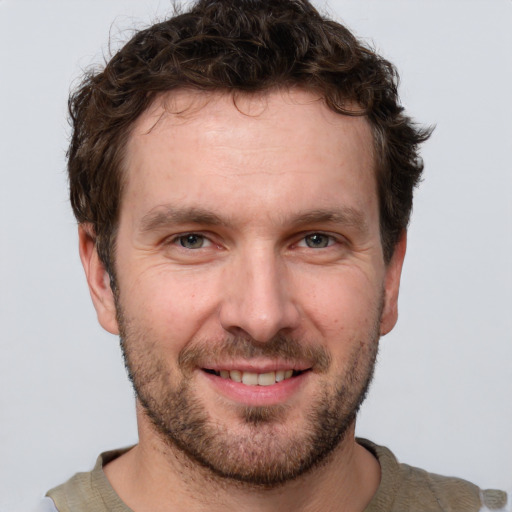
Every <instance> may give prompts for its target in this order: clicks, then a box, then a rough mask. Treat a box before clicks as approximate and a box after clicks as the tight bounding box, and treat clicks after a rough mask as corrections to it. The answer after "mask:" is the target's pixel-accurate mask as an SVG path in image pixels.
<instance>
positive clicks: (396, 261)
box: [380, 230, 407, 336]
mask: <svg viewBox="0 0 512 512" xmlns="http://www.w3.org/2000/svg"><path fill="white" fill-rule="evenodd" d="M406 247H407V232H406V231H405V230H404V231H403V233H402V235H401V237H400V240H399V241H398V243H397V244H396V246H395V250H394V252H393V256H392V257H391V261H390V262H389V263H388V264H387V266H386V278H385V283H384V308H383V311H382V316H381V319H380V334H381V336H384V335H385V334H387V333H388V332H390V331H391V329H393V327H394V326H395V324H396V321H397V320H398V292H399V289H400V277H401V275H402V265H403V263H404V258H405V250H406Z"/></svg>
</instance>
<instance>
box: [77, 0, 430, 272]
mask: <svg viewBox="0 0 512 512" xmlns="http://www.w3.org/2000/svg"><path fill="white" fill-rule="evenodd" d="M283 87H300V88H303V89H305V90H308V91H312V92H315V93H318V94H320V96H321V97H322V98H323V99H324V101H325V102H326V104H327V105H328V106H329V107H330V108H331V109H332V110H334V111H335V112H338V113H340V114H344V115H362V116H366V117H367V119H368V121H369V123H370V125H371V127H372V130H373V135H374V146H375V147H374V154H375V160H376V162H375V164H376V177H377V186H378V195H379V208H380V229H381V238H382V246H383V252H384V258H385V260H386V262H388V261H389V260H390V258H391V256H392V254H393V250H394V247H395V245H396V243H397V242H398V240H399V238H400V236H401V234H402V232H403V231H404V230H405V229H406V228H407V225H408V222H409V217H410V212H411V209H412V197H413V189H414V187H415V186H416V185H417V183H418V181H419V179H420V176H421V173H422V171H423V162H422V160H421V158H420V157H419V154H418V147H419V144H420V143H422V142H424V141H425V140H426V139H427V138H428V137H429V136H430V132H431V130H430V129H427V128H421V127H418V126H416V125H415V124H414V123H413V122H412V120H411V119H410V118H409V117H408V116H407V115H405V113H404V109H403V107H402V106H401V105H400V103H399V98H398V91H397V87H398V73H397V71H396V69H395V67H394V66H393V65H392V64H391V63H390V62H388V61H387V60H385V59H383V58H382V57H380V56H379V55H377V54H376V53H375V52H374V51H373V50H372V49H371V48H369V47H368V46H366V45H365V44H363V43H362V42H361V41H359V40H358V39H356V38H355V37H354V36H353V35H352V33H351V32H350V31H349V30H348V29H347V28H346V27H344V26H343V25H341V24H339V23H337V22H335V21H332V20H329V19H327V18H325V17H323V16H321V15H320V14H319V13H318V11H317V10H316V9H315V8H314V7H313V6H312V5H311V4H310V3H309V2H308V1H307V0H200V1H198V2H197V3H196V4H195V5H193V6H192V8H191V9H190V10H189V11H188V12H184V13H181V14H176V15H175V16H174V17H172V18H170V19H168V20H166V21H164V22H162V23H157V24H155V25H153V26H151V27H149V28H147V29H145V30H142V31H139V32H138V33H136V34H135V35H134V37H133V38H132V39H131V40H130V41H129V42H128V43H127V44H126V45H125V46H124V47H123V48H121V50H119V51H118V52H117V53H116V54H115V55H114V56H113V57H112V59H111V60H110V61H109V62H108V63H107V64H106V66H105V68H104V69H103V70H102V71H101V72H97V73H93V72H90V73H88V74H86V76H85V78H84V80H83V82H82V83H81V85H80V87H79V88H78V89H77V90H76V91H75V92H74V93H73V94H72V95H71V97H70V99H69V112H70V117H71V123H72V130H73V131H72V138H71V143H70V147H69V150H68V171H69V180H70V196H71V205H72V207H73V211H74V213H75V216H76V218H77V220H78V222H79V223H90V225H91V227H92V231H93V233H94V236H95V237H96V244H97V249H98V253H99V256H100V258H101V260H102V262H103V263H104V265H105V266H106V268H107V270H108V271H109V273H110V275H111V277H113V276H114V273H113V270H114V268H113V257H114V251H115V237H116V227H117V224H118V216H119V210H120V208H119V206H120V201H121V197H122V188H123V174H122V164H123V157H124V151H125V148H126V144H127V141H128V138H129V136H130V132H131V128H132V126H133V124H134V122H135V120H136V119H137V118H138V117H139V116H140V115H141V114H142V113H143V112H144V111H145V110H146V109H147V108H148V106H149V105H150V104H151V102H152V101H153V100H154V99H155V97H156V95H158V94H159V93H162V92H166V91H172V90H174V89H177V88H193V89H195V90H200V91H223V92H227V93H231V94H237V93H244V92H245V93H253V92H265V91H270V90H272V89H275V88H283ZM354 104H355V105H357V111H354V108H353V105H354Z"/></svg>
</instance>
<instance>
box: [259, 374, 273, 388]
mask: <svg viewBox="0 0 512 512" xmlns="http://www.w3.org/2000/svg"><path fill="white" fill-rule="evenodd" d="M275 383H276V374H275V373H274V372H269V373H260V374H259V375H258V384H259V385H260V386H271V385H272V384H275Z"/></svg>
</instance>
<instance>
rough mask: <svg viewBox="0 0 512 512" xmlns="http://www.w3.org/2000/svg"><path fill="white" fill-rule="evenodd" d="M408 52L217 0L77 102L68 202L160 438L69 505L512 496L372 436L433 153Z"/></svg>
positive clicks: (96, 479)
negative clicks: (403, 83)
mask: <svg viewBox="0 0 512 512" xmlns="http://www.w3.org/2000/svg"><path fill="white" fill-rule="evenodd" d="M396 82H397V77H396V72H395V70H394V68H393V66H392V65H391V64H390V63H389V62H387V61H385V60H384V59H382V58H381V57H379V56H378V55H376V54H375V53H374V52H372V51H371V50H369V49H368V48H366V47H365V46H363V45H362V44H361V43H360V42H358V41H357V40H356V39H355V38H354V37H353V36H352V35H351V34H350V32H348V31H347V29H346V28H344V27H343V26H341V25H339V24H337V23H334V22H332V21H329V20H325V19H323V18H321V17H320V16H319V14H318V13H317V12H316V11H315V10H314V9H313V7H312V6H311V5H309V4H308V3H307V2H304V1H296V2H290V1H277V2H275V1H274V2H270V1H267V2H265V1H261V2H258V1H242V2H241V1H238V2H231V1H227V0H225V1H201V2H199V3H198V4H197V5H195V6H194V7H192V9H191V10H190V11H189V12H187V13H184V14H182V15H179V16H176V17H174V18H172V19H170V20H168V21H166V22H163V23H161V24H157V25H154V26H153V27H151V28H149V29H147V30H145V31H142V32H139V33H138V34H136V35H135V36H134V38H133V39H132V40H131V41H130V42H129V43H128V44H127V45H125V47H124V48H123V49H121V51H120V52H119V53H118V54H117V55H115V56H114V58H113V59H112V60H111V61H110V62H109V63H108V64H107V66H106V68H105V69H104V70H103V71H102V72H100V73H98V74H95V75H91V76H88V77H87V78H86V80H85V81H84V82H83V84H82V86H81V87H80V88H79V89H78V91H77V92H76V93H75V94H74V95H73V97H72V98H71V101H70V110H71V117H72V120H73V128H74V131H73V137H72V141H71V146H70V150H69V176H70V186H71V202H72V205H73V208H74V211H75V215H76V217H77V219H78V222H79V238H80V255H81V259H82V263H83V265H84V269H85V272H86V276H87V280H88V284H89V288H90V291H91V297H92V300H93V302H94V305H95V308H96V311H97V314H98V319H99V322H100V323H101V325H102V326H103V327H104V328H105V329H106V330H107V331H109V332H112V333H115V334H119V335H120V338H121V345H122V349H123V353H124V356H125V362H126V366H127V369H128V372H129V375H130V378H131V380H132V382H133V385H134V388H135V391H136V396H137V421H138V427H139V443H138V445H137V446H135V447H133V448H131V449H128V450H121V451H114V452H109V453H106V454H103V455H102V456H101V457H100V459H99V460H98V463H97V465H96V468H95V469H94V470H93V471H92V472H91V473H87V474H79V475H76V476H75V477H73V478H72V479H71V480H70V481H69V482H67V483H66V484H64V485H62V486H60V487H58V488H56V489H53V490H52V491H50V492H49V493H48V496H49V498H51V500H52V501H51V502H50V501H49V502H48V504H49V506H51V507H52V509H53V510H55V507H56V509H57V510H59V511H60V512H66V511H68V510H73V511H80V510H94V511H95V510H98V511H104V510H118V511H126V510H133V511H135V512H138V511H143V510H152V511H167V510H169V511H170V510H203V509H208V510H221V509H222V510H225V509H228V510H229V509H234V508H235V507H236V508H237V509H242V510H256V509H258V510H261V509H263V510H276V509H278V508H280V509H285V510H298V511H300V510H336V511H363V510H366V511H377V510H378V511H402V510H415V511H439V510H461V511H471V510H475V511H476V510H480V509H482V508H484V507H487V508H493V509H499V508H503V507H504V506H505V504H506V501H507V497H506V495H505V494H504V493H502V492H500V491H480V490H479V489H478V487H476V486H474V485H473V484H470V483H469V482H465V481H463V480H459V479H455V478H445V477H440V476H437V475H432V474H428V473H426V472H424V471H422V470H419V469H415V468H411V467H409V466H407V465H403V464H402V465H400V464H398V462H397V461H396V459H395V458H394V457H393V455H392V454H391V452H390V451H389V450H387V449H386V448H383V447H379V446H377V445H374V444H373V443H371V442H369V441H365V440H356V438H355V418H356V414H357V411H358V409H359V406H360V404H361V402H362V401H363V400H364V397H365V395H366V391H367V389H368V386H369V384H370V381H371V377H372V373H373V367H374V363H375V358H376V354H377V347H378V340H379V337H380V336H381V335H385V334H387V333H388V332H389V331H390V330H391V329H392V328H393V326H394V325H395V322H396V319H397V297H398V290H399V283H400V274H401V268H402V262H403V259H404V255H405V247H406V228H407V224H408V220H409V215H410V211H411V207H412V191H413V188H414V186H415V185H416V184H417V182H418V180H419V178H420V175H421V172H422V163H421V160H420V158H419V155H418V146H419V144H420V143H421V142H423V141H425V140H426V139H427V138H428V135H429V131H428V130H425V129H420V128H418V127H416V126H415V125H414V124H413V123H412V121H411V120H410V119H409V118H408V117H407V116H406V115H405V114H404V111H403V109H402V107H401V106H400V105H399V103H398V98H397V90H396Z"/></svg>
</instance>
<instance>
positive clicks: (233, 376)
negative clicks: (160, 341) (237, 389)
mask: <svg viewBox="0 0 512 512" xmlns="http://www.w3.org/2000/svg"><path fill="white" fill-rule="evenodd" d="M202 370H203V371H204V372H205V373H208V374H210V375H215V376H217V377H220V378H221V379H226V380H231V381H233V382H237V383H242V384H245V385H246V386H272V385H274V384H279V383H280V382H284V381H287V380H290V379H293V378H294V377H298V376H300V375H302V374H303V373H305V372H308V371H310V369H306V370H294V369H286V370H277V371H271V372H265V373H256V372H249V371H242V370H213V369H209V368H203V369H202Z"/></svg>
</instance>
